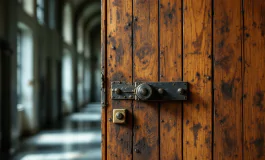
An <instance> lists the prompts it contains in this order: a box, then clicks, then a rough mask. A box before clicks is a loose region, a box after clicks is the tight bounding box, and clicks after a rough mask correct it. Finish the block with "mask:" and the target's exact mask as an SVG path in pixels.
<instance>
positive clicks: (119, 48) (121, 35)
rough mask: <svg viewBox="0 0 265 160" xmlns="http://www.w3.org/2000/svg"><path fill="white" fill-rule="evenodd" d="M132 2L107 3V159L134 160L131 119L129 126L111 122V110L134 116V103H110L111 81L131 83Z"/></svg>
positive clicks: (110, 1) (130, 118)
mask: <svg viewBox="0 0 265 160" xmlns="http://www.w3.org/2000/svg"><path fill="white" fill-rule="evenodd" d="M131 20H132V2H131V1H118V2H117V1H116V0H108V1H107V21H108V25H107V57H106V58H107V86H108V89H107V91H108V94H107V95H108V97H107V99H108V101H107V104H108V105H107V113H106V114H107V120H108V121H107V126H106V127H107V144H106V145H107V159H121V160H127V159H128V160H129V159H132V152H131V150H132V116H128V117H127V124H126V125H116V124H114V123H113V122H112V119H113V117H112V110H113V109H118V108H123V109H127V111H128V112H127V113H128V114H130V115H132V101H114V100H111V97H110V96H111V89H110V86H111V81H125V82H128V83H131V82H132V47H131V36H132V28H131Z"/></svg>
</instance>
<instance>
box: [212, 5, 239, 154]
mask: <svg viewBox="0 0 265 160" xmlns="http://www.w3.org/2000/svg"><path fill="white" fill-rule="evenodd" d="M241 4H242V3H241V0H234V1H231V0H215V1H214V44H213V45H214V47H213V48H214V87H215V90H214V144H215V145H214V159H242V103H241V98H242V69H241V62H242V52H241V50H242V49H241V48H242V47H241V46H242V30H241V27H242V26H241V25H242V18H241V17H242V16H241V15H242V14H241V10H242V8H241V7H242V5H241Z"/></svg>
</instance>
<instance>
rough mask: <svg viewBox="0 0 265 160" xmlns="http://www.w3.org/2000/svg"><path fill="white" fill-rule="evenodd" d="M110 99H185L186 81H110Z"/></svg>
mask: <svg viewBox="0 0 265 160" xmlns="http://www.w3.org/2000/svg"><path fill="white" fill-rule="evenodd" d="M111 91H112V95H111V98H112V100H140V101H185V100H188V91H189V90H188V83H187V82H135V83H134V84H131V83H126V82H120V81H114V82H111Z"/></svg>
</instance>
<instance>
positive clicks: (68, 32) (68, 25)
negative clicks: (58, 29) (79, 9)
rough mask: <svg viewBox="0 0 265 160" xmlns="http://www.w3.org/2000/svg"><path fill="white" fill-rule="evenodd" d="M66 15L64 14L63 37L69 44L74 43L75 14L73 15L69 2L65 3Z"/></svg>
mask: <svg viewBox="0 0 265 160" xmlns="http://www.w3.org/2000/svg"><path fill="white" fill-rule="evenodd" d="M63 13H64V16H63V37H64V41H65V42H66V43H68V44H72V42H73V35H72V31H73V24H72V23H73V21H72V19H73V15H72V8H71V5H70V4H69V3H67V4H65V6H64V10H63Z"/></svg>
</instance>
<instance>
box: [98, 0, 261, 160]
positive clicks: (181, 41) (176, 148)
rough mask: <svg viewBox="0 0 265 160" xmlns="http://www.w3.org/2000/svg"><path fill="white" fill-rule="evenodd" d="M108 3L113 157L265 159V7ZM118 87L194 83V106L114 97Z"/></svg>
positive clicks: (250, 2)
mask: <svg viewBox="0 0 265 160" xmlns="http://www.w3.org/2000/svg"><path fill="white" fill-rule="evenodd" d="M102 2H103V3H102V74H103V83H102V84H103V85H102V87H103V88H102V95H103V96H102V104H103V106H104V107H103V109H102V158H103V159H108V160H111V159H120V160H148V159H150V160H157V159H163V160H171V159H172V160H176V159H177V160H179V159H185V160H192V159H199V160H206V159H220V160H221V159H238V160H239V159H265V147H264V146H265V144H264V143H265V142H264V138H265V122H264V120H265V113H264V112H265V109H264V101H265V100H264V93H265V85H264V84H265V83H264V80H265V71H264V68H265V54H264V52H265V47H264V46H265V38H264V37H265V29H264V28H265V27H264V26H265V11H264V8H265V2H263V1H262V0H244V1H243V0H234V1H231V0H198V1H195V0H157V1H156V0H126V1H123V0H102ZM111 81H125V82H127V83H129V84H133V83H135V82H159V81H160V82H175V81H184V82H188V83H189V95H188V100H187V101H176V102H159V103H158V102H144V101H135V100H133V101H132V100H112V99H111V92H112V91H111ZM104 91H106V92H104ZM117 108H122V109H126V110H127V115H126V116H127V119H126V124H114V123H113V122H112V120H113V109H117Z"/></svg>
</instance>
